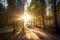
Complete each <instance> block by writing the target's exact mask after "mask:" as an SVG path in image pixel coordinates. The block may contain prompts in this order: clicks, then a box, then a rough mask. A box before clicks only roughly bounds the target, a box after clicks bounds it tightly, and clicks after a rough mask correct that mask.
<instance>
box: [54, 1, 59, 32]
mask: <svg viewBox="0 0 60 40" xmlns="http://www.w3.org/2000/svg"><path fill="white" fill-rule="evenodd" d="M53 3H54V17H55V29H56V32H59V27H58V23H57V13H56V0H53Z"/></svg>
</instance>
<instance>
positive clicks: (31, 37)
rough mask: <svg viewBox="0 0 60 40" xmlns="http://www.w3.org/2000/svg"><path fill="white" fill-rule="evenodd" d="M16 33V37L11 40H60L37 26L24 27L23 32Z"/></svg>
mask: <svg viewBox="0 0 60 40" xmlns="http://www.w3.org/2000/svg"><path fill="white" fill-rule="evenodd" d="M15 35H16V37H15ZM15 35H14V37H11V38H10V40H60V39H59V38H57V37H55V36H53V35H51V34H49V33H46V32H44V31H43V30H40V29H37V28H24V30H22V31H21V33H17V34H15Z"/></svg>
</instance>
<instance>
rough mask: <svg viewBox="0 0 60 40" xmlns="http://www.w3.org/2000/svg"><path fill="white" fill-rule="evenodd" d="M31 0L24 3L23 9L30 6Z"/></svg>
mask: <svg viewBox="0 0 60 40" xmlns="http://www.w3.org/2000/svg"><path fill="white" fill-rule="evenodd" d="M31 1H32V0H27V2H26V3H25V5H24V10H27V7H28V6H30V3H31Z"/></svg>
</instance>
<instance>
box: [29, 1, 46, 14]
mask: <svg viewBox="0 0 60 40" xmlns="http://www.w3.org/2000/svg"><path fill="white" fill-rule="evenodd" d="M45 9H46V5H45V4H43V3H42V2H40V1H37V0H32V3H31V5H30V6H29V7H28V11H30V12H33V13H34V14H35V15H41V14H42V11H43V12H45Z"/></svg>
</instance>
